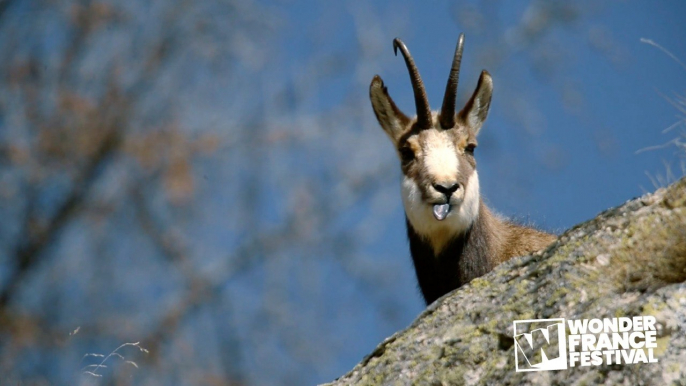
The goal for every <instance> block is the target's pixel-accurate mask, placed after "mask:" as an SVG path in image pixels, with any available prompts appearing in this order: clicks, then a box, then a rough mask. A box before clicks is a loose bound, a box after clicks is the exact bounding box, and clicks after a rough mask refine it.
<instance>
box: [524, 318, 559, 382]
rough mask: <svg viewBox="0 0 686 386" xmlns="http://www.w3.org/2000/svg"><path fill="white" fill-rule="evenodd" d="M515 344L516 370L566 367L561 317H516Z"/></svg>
mask: <svg viewBox="0 0 686 386" xmlns="http://www.w3.org/2000/svg"><path fill="white" fill-rule="evenodd" d="M514 343H515V367H516V370H517V371H543V370H564V369H566V368H567V346H566V344H565V343H566V342H565V320H564V319H531V320H516V321H515V322H514Z"/></svg>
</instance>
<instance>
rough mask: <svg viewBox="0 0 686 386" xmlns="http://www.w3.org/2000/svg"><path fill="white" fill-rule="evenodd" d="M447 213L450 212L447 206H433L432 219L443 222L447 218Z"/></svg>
mask: <svg viewBox="0 0 686 386" xmlns="http://www.w3.org/2000/svg"><path fill="white" fill-rule="evenodd" d="M448 212H450V205H449V204H441V205H434V217H436V220H438V221H443V220H444V219H445V218H446V217H447V216H448Z"/></svg>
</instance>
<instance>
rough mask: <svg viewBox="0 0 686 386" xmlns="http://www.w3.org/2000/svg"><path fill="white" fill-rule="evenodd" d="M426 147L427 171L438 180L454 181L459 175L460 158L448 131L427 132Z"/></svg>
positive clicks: (425, 162) (425, 161) (425, 160)
mask: <svg viewBox="0 0 686 386" xmlns="http://www.w3.org/2000/svg"><path fill="white" fill-rule="evenodd" d="M425 141H426V142H425V148H424V165H425V167H426V172H427V173H428V174H429V175H430V176H433V177H434V179H435V180H436V181H454V180H455V178H456V177H457V168H458V166H459V160H458V159H457V155H456V149H455V145H454V143H453V140H452V138H450V136H449V134H448V132H447V131H438V130H431V131H429V132H427V137H426V139H425Z"/></svg>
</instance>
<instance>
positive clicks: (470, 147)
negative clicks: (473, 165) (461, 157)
mask: <svg viewBox="0 0 686 386" xmlns="http://www.w3.org/2000/svg"><path fill="white" fill-rule="evenodd" d="M474 149H476V145H475V144H473V143H470V144H469V145H467V147H465V148H464V151H466V152H467V153H469V154H474Z"/></svg>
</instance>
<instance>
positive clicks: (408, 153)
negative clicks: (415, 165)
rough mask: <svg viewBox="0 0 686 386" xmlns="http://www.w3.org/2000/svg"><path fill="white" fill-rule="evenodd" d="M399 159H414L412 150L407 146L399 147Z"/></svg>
mask: <svg viewBox="0 0 686 386" xmlns="http://www.w3.org/2000/svg"><path fill="white" fill-rule="evenodd" d="M400 159H401V160H402V162H403V163H407V162H410V161H412V160H413V159H414V152H413V151H412V149H410V148H409V147H402V148H400Z"/></svg>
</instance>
